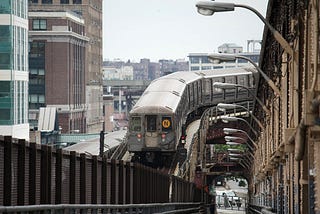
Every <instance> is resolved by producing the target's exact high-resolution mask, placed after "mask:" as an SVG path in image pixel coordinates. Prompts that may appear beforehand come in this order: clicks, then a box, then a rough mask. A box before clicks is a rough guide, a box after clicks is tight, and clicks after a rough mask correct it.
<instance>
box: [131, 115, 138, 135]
mask: <svg viewBox="0 0 320 214" xmlns="http://www.w3.org/2000/svg"><path fill="white" fill-rule="evenodd" d="M130 130H131V131H134V132H141V117H132V118H131V123H130Z"/></svg>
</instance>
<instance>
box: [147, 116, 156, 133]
mask: <svg viewBox="0 0 320 214" xmlns="http://www.w3.org/2000/svg"><path fill="white" fill-rule="evenodd" d="M146 117H147V131H148V132H155V131H156V130H157V115H146Z"/></svg>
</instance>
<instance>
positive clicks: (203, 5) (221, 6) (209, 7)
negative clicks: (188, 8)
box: [196, 1, 234, 16]
mask: <svg viewBox="0 0 320 214" xmlns="http://www.w3.org/2000/svg"><path fill="white" fill-rule="evenodd" d="M196 7H197V9H198V13H200V14H201V15H204V16H212V15H213V14H214V13H215V12H226V11H233V10H234V4H233V3H224V2H212V1H199V2H198V3H197V4H196Z"/></svg>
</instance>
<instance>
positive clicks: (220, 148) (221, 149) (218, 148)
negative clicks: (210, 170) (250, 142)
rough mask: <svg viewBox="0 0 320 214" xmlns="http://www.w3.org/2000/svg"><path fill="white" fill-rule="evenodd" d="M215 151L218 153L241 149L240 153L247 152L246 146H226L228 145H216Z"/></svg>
mask: <svg viewBox="0 0 320 214" xmlns="http://www.w3.org/2000/svg"><path fill="white" fill-rule="evenodd" d="M214 149H215V151H216V152H227V151H228V149H239V150H240V151H245V149H246V146H245V145H226V144H215V145H214Z"/></svg>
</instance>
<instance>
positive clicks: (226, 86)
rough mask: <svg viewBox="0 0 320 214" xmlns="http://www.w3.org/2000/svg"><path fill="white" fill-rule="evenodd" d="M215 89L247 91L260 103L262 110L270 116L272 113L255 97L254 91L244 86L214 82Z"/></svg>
mask: <svg viewBox="0 0 320 214" xmlns="http://www.w3.org/2000/svg"><path fill="white" fill-rule="evenodd" d="M213 87H215V88H220V89H234V88H244V89H246V90H247V91H248V92H249V93H250V95H251V96H252V97H254V98H255V99H256V101H257V102H258V103H259V105H261V107H262V109H263V110H264V111H265V112H266V114H267V115H270V111H269V109H268V108H267V107H266V106H265V105H264V104H263V102H262V101H261V100H260V99H259V98H258V97H257V96H255V95H254V94H253V93H252V91H251V90H250V89H249V88H248V87H246V86H243V85H238V84H233V83H225V82H214V83H213Z"/></svg>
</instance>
